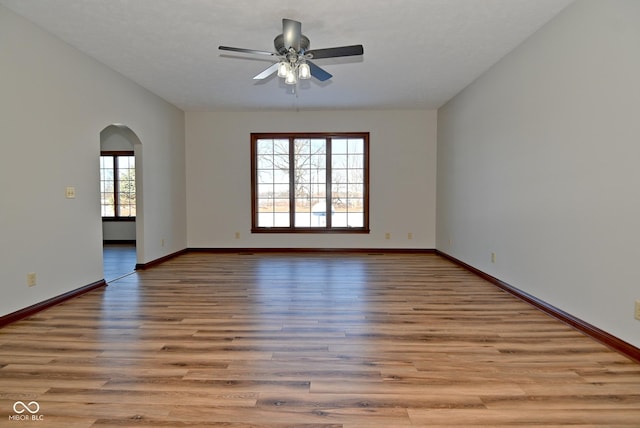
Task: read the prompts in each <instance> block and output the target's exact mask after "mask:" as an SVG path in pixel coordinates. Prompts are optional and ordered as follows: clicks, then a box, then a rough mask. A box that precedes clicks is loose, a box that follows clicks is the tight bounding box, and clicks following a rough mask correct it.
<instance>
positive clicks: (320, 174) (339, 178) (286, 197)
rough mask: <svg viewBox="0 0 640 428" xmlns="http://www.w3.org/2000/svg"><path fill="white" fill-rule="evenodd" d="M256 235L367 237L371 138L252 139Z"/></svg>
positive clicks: (301, 136) (260, 136)
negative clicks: (325, 234) (363, 234)
mask: <svg viewBox="0 0 640 428" xmlns="http://www.w3.org/2000/svg"><path fill="white" fill-rule="evenodd" d="M251 187H252V224H251V230H252V232H305V233H327V232H346V233H349V232H351V233H368V232H369V133H337V134H324V133H310V134H251Z"/></svg>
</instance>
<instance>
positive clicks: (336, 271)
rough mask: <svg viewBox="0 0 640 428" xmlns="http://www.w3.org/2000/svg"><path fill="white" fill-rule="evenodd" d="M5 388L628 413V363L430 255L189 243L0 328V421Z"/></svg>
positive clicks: (64, 415)
mask: <svg viewBox="0 0 640 428" xmlns="http://www.w3.org/2000/svg"><path fill="white" fill-rule="evenodd" d="M17 401H22V402H24V403H25V404H28V403H29V402H31V401H35V402H37V403H38V405H39V410H38V412H37V413H36V416H41V417H42V420H41V421H29V422H28V424H29V425H28V426H32V427H45V426H46V427H65V428H74V427H101V428H105V427H126V426H132V427H193V426H213V427H232V428H241V427H282V428H284V427H297V426H300V427H324V428H329V427H344V428H360V427H406V426H424V427H438V426H461V427H469V426H490V427H506V426H511V427H516V426H525V425H526V426H544V427H553V426H574V427H594V426H601V427H616V426H619V427H640V365H639V364H637V363H634V362H632V361H630V360H628V359H627V358H625V357H623V356H622V355H620V354H618V353H616V352H613V351H611V350H609V349H608V348H606V347H604V346H603V345H601V344H599V343H596V342H594V341H593V340H591V339H589V338H587V337H585V336H584V335H582V334H581V333H579V332H577V331H575V330H573V329H571V328H570V327H568V326H566V325H564V324H562V323H560V322H558V321H556V320H554V319H552V318H550V317H549V316H547V315H545V314H543V313H541V312H539V311H538V310H537V309H534V308H532V307H530V306H528V305H527V304H525V303H523V302H521V301H519V300H517V299H516V298H514V297H512V296H511V295H509V294H507V293H505V292H503V291H501V290H499V289H498V288H496V287H494V286H493V285H491V284H489V283H487V282H485V281H484V280H482V279H480V278H478V277H476V276H474V275H473V274H471V273H469V272H467V271H465V270H464V269H462V268H460V267H458V266H456V265H454V264H452V263H451V262H449V261H447V260H445V259H443V258H440V257H439V256H437V255H419V254H414V255H408V254H385V255H373V254H372V255H366V254H334V253H330V254H324V253H323V254H317V253H313V254H309V253H308V254H255V255H254V254H244V255H243V254H204V253H189V254H185V255H182V256H180V257H177V258H175V259H172V260H170V261H168V262H166V263H164V264H162V265H159V266H157V267H154V268H152V269H149V270H146V271H137V272H136V273H134V274H131V275H128V276H125V277H123V278H121V279H119V280H117V281H115V282H112V283H111V284H110V285H109V287H107V288H104V289H99V290H95V291H92V292H90V293H87V294H85V295H82V296H80V297H78V298H76V299H73V300H71V301H67V302H65V303H63V304H61V305H58V306H56V307H54V308H51V309H48V310H46V311H43V312H40V313H39V314H37V315H35V316H33V317H31V318H30V319H26V320H22V321H20V322H16V323H14V324H11V325H9V326H6V327H5V328H2V329H0V426H3V427H4V426H7V427H18V426H27V422H19V421H15V420H11V419H9V418H10V417H11V416H12V415H13V416H15V412H14V410H13V405H14V404H15V403H16V402H17ZM34 407H35V404H32V405H31V407H30V408H31V409H32V410H33V409H34ZM22 409H23V407H20V406H19V408H18V410H22ZM25 413H29V412H28V411H27V412H25Z"/></svg>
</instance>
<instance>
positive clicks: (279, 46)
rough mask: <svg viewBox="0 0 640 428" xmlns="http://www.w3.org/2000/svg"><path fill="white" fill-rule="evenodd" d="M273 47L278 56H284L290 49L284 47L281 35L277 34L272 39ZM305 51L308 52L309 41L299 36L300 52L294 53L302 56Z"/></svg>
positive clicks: (305, 37)
mask: <svg viewBox="0 0 640 428" xmlns="http://www.w3.org/2000/svg"><path fill="white" fill-rule="evenodd" d="M273 46H274V47H275V48H276V52H278V54H280V55H286V54H287V53H288V52H289V48H290V47H291V46H285V45H284V35H283V34H279V35H277V36H276V38H275V39H273ZM307 50H309V39H308V38H307V36H305V35H304V34H300V50H299V51H298V52H296V53H298V54H303V53H304V52H305V51H307Z"/></svg>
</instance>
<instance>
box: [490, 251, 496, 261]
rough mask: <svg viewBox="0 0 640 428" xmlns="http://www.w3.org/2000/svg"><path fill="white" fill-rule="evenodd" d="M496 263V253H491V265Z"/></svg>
mask: <svg viewBox="0 0 640 428" xmlns="http://www.w3.org/2000/svg"><path fill="white" fill-rule="evenodd" d="M495 262H496V253H491V263H495Z"/></svg>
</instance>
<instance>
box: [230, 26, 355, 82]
mask: <svg viewBox="0 0 640 428" xmlns="http://www.w3.org/2000/svg"><path fill="white" fill-rule="evenodd" d="M273 45H274V47H275V50H276V51H275V52H268V51H261V50H255V49H243V48H234V47H230V46H218V49H220V50H223V51H232V52H242V53H248V54H258V55H269V56H273V57H275V58H277V59H278V62H276V63H275V64H273V65H271V66H270V67H269V68H267V69H266V70H264V71H263V72H261V73H260V74H258V75H256V76H255V77H254V80H261V79H266V78H267V77H269V76H271V75H272V74H273V73H276V72H277V73H278V77H282V78H283V79H284V82H285V83H286V84H288V85H295V84H296V83H298V79H310V78H311V77H312V76H313V77H315V78H316V79H318V80H320V81H325V80H328V79H331V77H332V75H331V74H330V73H329V72H327V71H325V70H323V69H322V68H320V67H318V66H317V65H316V64H314V63H313V62H311V60H312V59H313V60H315V59H323V58H336V57H343V56H354V55H362V54H363V53H364V49H363V47H362V45H351V46H340V47H335V48H325V49H309V39H308V38H307V36H305V35H304V34H302V24H301V23H300V22H298V21H294V20H292V19H286V18H284V19H283V20H282V34H279V35H277V36H276V38H275V39H274V40H273Z"/></svg>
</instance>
